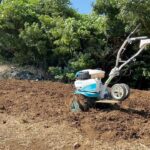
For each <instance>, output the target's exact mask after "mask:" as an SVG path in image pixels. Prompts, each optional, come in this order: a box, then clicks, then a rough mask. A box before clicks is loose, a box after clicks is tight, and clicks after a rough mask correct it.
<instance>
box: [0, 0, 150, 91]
mask: <svg viewBox="0 0 150 150" xmlns="http://www.w3.org/2000/svg"><path fill="white" fill-rule="evenodd" d="M138 23H141V24H142V27H141V30H140V31H139V32H138V33H137V34H136V36H139V35H145V36H149V37H150V1H149V0H132V1H131V0H122V1H120V0H108V1H104V0H96V2H95V3H94V4H93V12H92V13H91V14H88V15H83V14H79V13H78V12H77V11H76V10H74V9H73V8H72V7H71V3H70V0H2V1H1V4H0V60H1V61H9V62H13V63H18V64H20V65H32V66H35V67H38V68H43V69H44V70H45V71H49V72H50V74H51V76H52V77H53V78H54V79H56V80H62V81H65V82H68V81H72V80H73V79H74V73H75V72H76V71H78V70H80V69H85V68H102V69H104V70H106V73H108V72H109V71H110V69H111V68H112V67H113V66H114V63H115V57H116V53H117V50H118V48H119V47H120V45H121V44H122V42H123V40H124V39H125V37H126V36H127V35H128V34H129V33H130V32H131V30H133V28H134V27H135V26H136V25H137V24H138ZM137 50H138V43H135V44H134V45H133V46H129V47H127V51H126V52H125V58H129V56H130V55H132V54H133V53H134V52H136V51H137ZM149 50H150V48H147V49H146V50H145V51H144V52H143V53H142V54H141V55H140V56H139V57H138V58H137V61H136V62H134V63H131V65H130V66H127V67H126V68H125V69H124V70H123V72H122V74H123V77H122V78H121V80H122V82H123V81H124V80H126V79H128V83H129V84H130V85H131V86H132V87H136V88H148V87H149V85H148V83H150V82H149V81H150V70H149V68H150V51H149Z"/></svg>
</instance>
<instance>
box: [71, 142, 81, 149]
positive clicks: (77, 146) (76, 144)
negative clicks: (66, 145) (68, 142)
mask: <svg viewBox="0 0 150 150" xmlns="http://www.w3.org/2000/svg"><path fill="white" fill-rule="evenodd" d="M80 146H81V145H80V144H79V143H75V144H74V145H73V148H74V149H78V148H79V147H80Z"/></svg>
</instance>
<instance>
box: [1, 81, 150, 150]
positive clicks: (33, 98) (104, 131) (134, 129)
mask: <svg viewBox="0 0 150 150" xmlns="http://www.w3.org/2000/svg"><path fill="white" fill-rule="evenodd" d="M71 92H73V87H72V85H66V84H62V83H56V82H50V81H47V82H46V81H44V82H43V81H40V82H36V81H19V80H18V81H17V80H0V150H5V149H6V150H51V149H52V150H53V149H55V150H56V149H60V150H72V149H79V150H121V149H122V150H125V149H128V150H148V149H150V91H139V90H132V91H131V96H130V97H129V98H128V99H127V100H126V101H124V102H123V103H122V104H121V105H120V106H119V107H115V106H108V105H107V106H106V105H100V106H99V107H97V108H95V109H91V110H90V111H89V112H82V113H71V112H68V109H67V108H66V106H65V104H64V100H65V98H66V96H68V95H70V94H71Z"/></svg>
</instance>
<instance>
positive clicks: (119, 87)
mask: <svg viewBox="0 0 150 150" xmlns="http://www.w3.org/2000/svg"><path fill="white" fill-rule="evenodd" d="M117 90H118V91H117ZM119 90H120V91H119ZM117 92H118V93H121V95H119V94H117ZM118 95H119V96H118ZM111 96H112V98H113V99H116V100H119V101H123V100H124V99H125V97H126V89H125V87H124V86H123V85H121V84H114V85H113V86H112V87H111Z"/></svg>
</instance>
